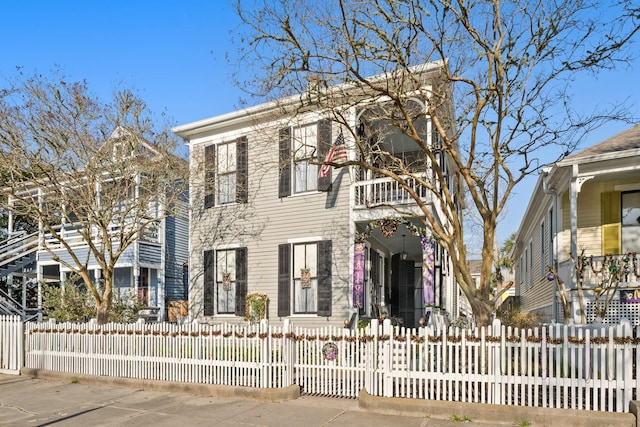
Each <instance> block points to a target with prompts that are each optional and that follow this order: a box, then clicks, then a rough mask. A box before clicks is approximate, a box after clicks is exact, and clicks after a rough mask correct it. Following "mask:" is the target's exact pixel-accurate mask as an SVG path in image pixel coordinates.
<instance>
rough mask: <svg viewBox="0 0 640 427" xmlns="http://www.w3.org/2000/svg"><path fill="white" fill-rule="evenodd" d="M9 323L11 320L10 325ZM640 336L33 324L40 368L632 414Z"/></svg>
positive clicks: (624, 331)
mask: <svg viewBox="0 0 640 427" xmlns="http://www.w3.org/2000/svg"><path fill="white" fill-rule="evenodd" d="M0 323H1V322H0ZM635 337H640V329H632V328H631V327H630V326H628V325H627V326H626V327H617V328H616V327H605V328H593V327H592V328H578V327H567V326H554V327H548V328H545V329H540V330H534V331H531V330H528V331H519V330H517V329H511V328H505V327H504V326H501V325H499V324H494V325H493V327H489V328H478V329H476V330H474V331H466V330H457V329H453V328H450V329H449V330H446V331H442V330H440V331H438V330H433V329H430V328H420V329H405V328H396V327H392V326H391V325H390V324H389V323H388V322H387V323H385V324H383V325H380V324H378V322H377V321H376V320H373V321H372V322H371V325H370V326H369V327H368V328H366V329H359V330H356V331H351V330H349V329H344V328H335V327H325V328H317V329H303V328H295V327H293V326H292V325H290V324H288V323H285V325H284V326H283V327H274V326H271V325H267V324H266V323H265V324H263V325H260V326H250V327H243V326H233V325H217V326H209V325H197V324H190V325H183V326H178V325H173V324H166V323H153V324H128V325H122V324H109V325H102V326H98V325H96V324H66V323H64V324H55V323H39V324H35V323H27V324H26V327H25V342H26V345H25V354H26V357H25V364H26V366H27V367H29V368H36V369H47V370H55V371H65V372H72V373H78V374H91V375H107V376H118V377H129V378H140V379H154V380H164V381H180V382H194V383H207V384H225V385H234V386H247V387H261V388H269V387H286V386H289V385H292V384H297V385H299V386H300V387H301V389H302V392H303V393H306V394H310V395H323V396H335V397H349V398H355V397H357V395H358V392H359V391H360V390H361V389H363V388H364V389H366V390H367V391H368V392H369V393H370V394H372V395H375V396H386V397H403V398H415V399H430V400H446V401H456V402H480V403H489V404H500V405H517V406H530V407H543V408H565V409H579V410H595V411H616V412H626V411H628V408H629V402H630V401H631V400H637V399H638V390H639V387H640V367H639V366H638V364H637V361H638V356H639V353H640V340H639V339H638V338H635Z"/></svg>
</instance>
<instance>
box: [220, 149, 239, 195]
mask: <svg viewBox="0 0 640 427" xmlns="http://www.w3.org/2000/svg"><path fill="white" fill-rule="evenodd" d="M217 148H218V155H217V156H216V159H217V165H216V166H217V170H218V203H219V204H221V205H223V204H225V203H232V202H235V201H236V167H237V162H236V159H237V156H236V154H237V153H236V143H235V142H227V143H224V144H218V145H217Z"/></svg>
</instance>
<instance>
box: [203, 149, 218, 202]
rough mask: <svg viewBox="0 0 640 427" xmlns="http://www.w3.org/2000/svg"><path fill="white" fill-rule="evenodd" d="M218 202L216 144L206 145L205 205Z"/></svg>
mask: <svg viewBox="0 0 640 427" xmlns="http://www.w3.org/2000/svg"><path fill="white" fill-rule="evenodd" d="M215 204H216V146H215V145H213V144H212V145H207V146H206V147H204V207H205V209H207V208H211V207H213V206H215Z"/></svg>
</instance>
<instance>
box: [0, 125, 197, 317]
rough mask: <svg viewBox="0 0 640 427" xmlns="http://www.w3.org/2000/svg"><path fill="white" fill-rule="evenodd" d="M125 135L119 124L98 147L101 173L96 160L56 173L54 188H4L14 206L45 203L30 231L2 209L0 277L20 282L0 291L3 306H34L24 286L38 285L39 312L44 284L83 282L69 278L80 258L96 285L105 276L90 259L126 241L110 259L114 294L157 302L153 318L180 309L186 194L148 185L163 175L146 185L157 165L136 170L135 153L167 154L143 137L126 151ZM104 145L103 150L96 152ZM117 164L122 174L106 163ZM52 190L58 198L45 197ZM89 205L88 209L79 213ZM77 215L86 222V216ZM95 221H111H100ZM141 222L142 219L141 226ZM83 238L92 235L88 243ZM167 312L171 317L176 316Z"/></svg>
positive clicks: (40, 183)
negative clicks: (5, 233) (65, 173)
mask: <svg viewBox="0 0 640 427" xmlns="http://www.w3.org/2000/svg"><path fill="white" fill-rule="evenodd" d="M126 135H127V131H125V130H124V129H122V128H117V129H116V130H115V131H114V132H113V133H112V134H111V136H110V137H109V138H107V140H106V142H105V143H104V145H103V146H102V148H101V155H100V156H99V157H100V162H104V164H105V165H107V166H106V167H107V168H108V169H105V170H104V171H103V172H101V171H100V169H99V166H97V167H94V168H93V169H91V172H89V169H88V168H86V169H85V175H86V176H83V173H82V170H81V171H80V172H78V173H75V174H73V175H71V174H70V175H69V177H68V178H56V179H58V182H57V183H56V185H57V190H56V191H57V192H53V190H51V188H52V186H53V185H54V184H53V181H54V178H49V179H40V180H34V181H26V182H22V183H16V184H14V186H15V188H13V189H12V190H11V192H10V193H9V194H11V195H10V196H9V203H10V205H13V206H15V207H18V206H19V205H20V203H23V204H24V203H27V202H28V201H33V203H34V204H35V203H40V204H41V206H44V205H45V204H47V203H50V204H51V208H46V207H42V208H41V210H42V211H43V212H44V211H45V209H47V210H48V212H47V214H46V217H47V218H48V222H47V223H46V224H45V223H44V222H43V221H44V220H43V219H41V220H40V223H39V224H38V225H37V227H36V230H35V231H33V232H31V233H29V232H27V231H24V230H23V231H18V230H17V227H16V228H14V225H15V220H14V217H15V216H14V214H13V211H12V210H11V209H9V210H8V216H9V218H8V240H6V241H5V242H2V244H1V245H0V277H2V278H6V279H7V280H8V282H9V283H10V284H12V286H11V287H10V288H14V289H15V288H22V292H14V294H13V295H0V297H2V298H0V299H2V300H3V301H4V306H5V309H7V310H13V311H14V312H15V311H16V309H18V310H17V311H20V310H23V311H24V310H25V309H27V308H31V309H33V308H36V307H33V306H31V307H29V302H28V301H27V298H26V294H27V292H26V288H27V287H28V286H32V287H37V289H38V298H37V299H38V307H37V308H38V309H39V310H40V309H41V304H42V284H44V283H49V284H65V283H66V282H68V281H69V280H75V281H76V283H78V284H81V283H82V281H81V280H78V279H77V278H75V277H74V276H73V272H74V269H73V268H74V267H75V266H76V265H77V264H78V263H79V262H82V263H86V268H87V269H88V271H89V273H90V275H91V277H94V278H95V283H99V282H100V281H101V280H102V277H103V274H102V270H101V267H100V265H101V264H99V263H98V262H97V260H96V257H97V256H102V257H104V258H105V259H106V260H107V262H109V257H110V256H111V254H113V253H115V252H117V251H118V250H119V246H120V245H123V243H122V242H125V241H126V242H127V243H126V244H124V245H123V246H122V247H123V248H124V247H125V246H126V248H125V249H124V252H122V254H121V255H120V256H119V258H118V259H117V261H116V262H115V268H114V274H113V278H112V279H113V285H114V293H115V294H116V295H122V296H124V295H133V296H136V297H137V298H138V299H139V300H140V301H141V302H142V303H143V304H146V305H147V306H149V307H154V308H157V309H158V315H159V316H158V317H159V319H163V320H164V319H168V318H169V316H168V314H169V313H168V308H169V307H170V306H172V307H173V308H174V310H173V312H175V313H179V308H180V306H184V307H185V310H184V311H185V312H186V301H187V299H188V296H187V287H186V286H185V279H184V269H185V265H186V263H187V261H188V209H187V208H188V206H187V203H188V193H187V191H186V189H183V188H182V186H177V185H174V186H171V185H166V188H167V191H168V192H178V193H179V194H172V195H171V196H170V197H169V196H168V193H167V192H163V191H157V190H155V189H150V188H149V186H148V185H147V183H150V184H149V185H154V186H155V185H158V184H157V183H158V182H160V183H162V177H159V178H154V179H153V184H151V179H150V174H152V173H153V174H156V173H157V171H156V170H154V171H153V172H150V171H149V170H145V169H142V170H140V169H138V168H137V167H136V165H137V164H141V163H142V161H141V162H137V160H136V158H135V157H136V156H145V159H150V161H151V162H154V161H155V160H154V159H161V158H162V159H164V158H165V157H160V156H159V155H158V150H157V147H156V146H154V144H152V143H150V142H148V141H144V140H142V141H140V143H139V145H138V146H136V148H135V150H133V151H131V150H129V151H128V149H127V148H126V146H127V144H128V141H129V139H128V138H127V137H126ZM104 151H108V153H106V154H104V153H102V152H104ZM110 156H113V157H112V158H113V159H115V161H114V162H113V163H111V162H109V161H108V159H109V158H110ZM172 158H175V162H174V163H175V165H177V167H182V168H183V169H184V170H185V171H186V167H187V163H186V161H185V160H184V159H180V158H177V157H175V156H172ZM116 163H117V164H118V165H125V166H126V168H127V170H126V173H120V172H118V171H114V170H113V169H110V168H109V165H113V164H116ZM172 164H173V163H172ZM89 174H90V175H89ZM89 176H90V177H89ZM183 180H184V179H183ZM161 185H163V186H164V184H161ZM85 186H86V187H85ZM80 187H82V189H81V190H79V188H80ZM60 191H64V192H65V193H68V195H69V197H66V198H62V196H61V193H60ZM74 192H76V194H77V197H83V198H84V200H78V199H76V200H77V206H70V205H71V204H72V203H73V201H74V199H73V197H74V196H73V193H74ZM145 193H146V194H149V197H148V198H143V195H144V194H145ZM48 194H50V195H48ZM51 195H53V197H54V198H57V199H58V200H50V201H49V199H48V198H50V197H52V196H51ZM62 199H63V200H62ZM169 204H171V206H168V205H169ZM31 209H35V208H31ZM88 210H92V211H93V212H94V213H93V214H87V215H85V216H84V217H82V216H81V215H83V213H84V212H86V211H88ZM100 215H101V216H100ZM99 216H100V217H99ZM98 217H99V218H98ZM41 218H45V215H44V214H43V215H42V216H41ZM83 218H92V220H91V222H90V221H89V220H88V219H87V220H86V221H84V220H83ZM100 221H108V222H109V224H108V225H107V226H105V227H100V226H99V223H100ZM35 222H36V223H37V221H35ZM143 223H144V224H146V225H145V226H141V225H140V224H143ZM87 236H90V238H91V245H90V244H89V242H88V240H87ZM106 239H109V243H110V244H109V245H106V244H105V243H106ZM129 241H132V243H131V244H129V243H128V242H129ZM90 246H92V247H93V249H92V248H91V247H90ZM101 248H102V251H101ZM107 248H109V249H107ZM12 306H13V307H12ZM16 306H19V307H16ZM32 311H33V310H32ZM172 317H173V318H174V319H175V315H173V316H172Z"/></svg>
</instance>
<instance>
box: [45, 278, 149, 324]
mask: <svg viewBox="0 0 640 427" xmlns="http://www.w3.org/2000/svg"><path fill="white" fill-rule="evenodd" d="M145 306H146V304H144V303H143V302H142V301H141V300H140V299H138V298H137V297H135V296H134V295H125V296H115V297H114V299H113V303H112V305H111V311H110V312H109V321H110V322H117V323H131V322H135V321H136V320H137V318H138V311H139V310H140V309H142V308H143V307H145ZM42 309H43V315H44V319H45V320H47V319H56V321H58V322H88V321H89V320H90V319H92V318H95V317H96V304H95V301H94V299H93V297H92V296H91V294H90V293H89V292H88V291H87V290H86V289H83V288H81V287H78V286H76V285H75V284H74V283H73V282H71V281H67V282H65V286H64V292H63V290H62V287H61V286H58V285H45V286H44V287H43V292H42Z"/></svg>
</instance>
